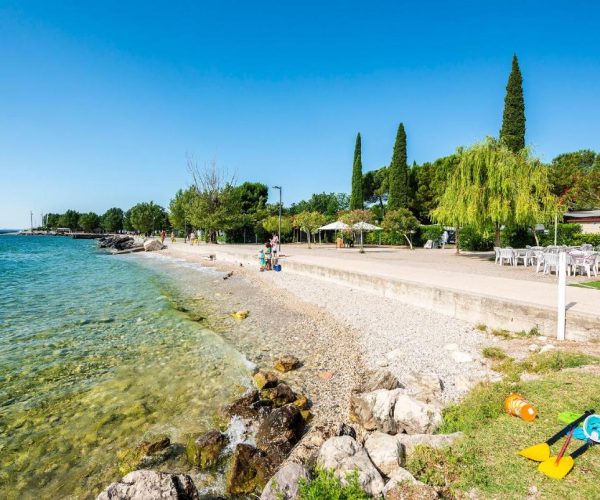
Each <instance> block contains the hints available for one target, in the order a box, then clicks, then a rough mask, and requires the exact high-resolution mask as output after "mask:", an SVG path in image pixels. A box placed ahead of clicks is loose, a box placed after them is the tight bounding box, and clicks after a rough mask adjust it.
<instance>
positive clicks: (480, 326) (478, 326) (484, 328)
mask: <svg viewBox="0 0 600 500" xmlns="http://www.w3.org/2000/svg"><path fill="white" fill-rule="evenodd" d="M475 330H479V331H480V332H487V326H486V325H484V324H483V323H478V324H476V325H475Z"/></svg>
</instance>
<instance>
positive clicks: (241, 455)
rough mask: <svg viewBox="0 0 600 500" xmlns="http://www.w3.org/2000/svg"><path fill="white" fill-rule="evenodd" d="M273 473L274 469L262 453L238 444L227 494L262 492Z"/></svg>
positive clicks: (247, 445)
mask: <svg viewBox="0 0 600 500" xmlns="http://www.w3.org/2000/svg"><path fill="white" fill-rule="evenodd" d="M273 472H274V468H273V467H272V466H271V464H270V462H269V460H268V458H267V456H266V455H265V454H264V453H263V452H262V451H260V450H258V449H257V448H255V447H254V446H251V445H249V444H238V445H237V446H236V447H235V451H234V452H233V456H232V457H231V463H230V467H229V472H228V474H227V478H226V492H227V494H228V495H244V494H246V495H249V494H252V493H258V492H261V491H262V490H263V488H264V487H265V485H266V484H267V481H268V480H269V478H270V477H271V476H272V474H273Z"/></svg>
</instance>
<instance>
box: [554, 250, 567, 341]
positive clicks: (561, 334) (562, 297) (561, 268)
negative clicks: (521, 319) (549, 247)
mask: <svg viewBox="0 0 600 500" xmlns="http://www.w3.org/2000/svg"><path fill="white" fill-rule="evenodd" d="M557 272H558V304H557V307H558V318H557V322H556V323H557V324H556V338H557V339H558V340H565V323H566V318H565V311H566V306H567V305H566V295H567V254H566V252H564V251H563V252H560V253H559V254H558V269H557Z"/></svg>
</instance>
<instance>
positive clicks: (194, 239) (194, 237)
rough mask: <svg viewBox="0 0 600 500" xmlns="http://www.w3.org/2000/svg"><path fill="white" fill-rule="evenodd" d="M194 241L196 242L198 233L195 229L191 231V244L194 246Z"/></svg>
mask: <svg viewBox="0 0 600 500" xmlns="http://www.w3.org/2000/svg"><path fill="white" fill-rule="evenodd" d="M194 243H196V233H194V231H192V232H191V233H190V245H192V246H194Z"/></svg>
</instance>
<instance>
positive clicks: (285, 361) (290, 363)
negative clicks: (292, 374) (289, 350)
mask: <svg viewBox="0 0 600 500" xmlns="http://www.w3.org/2000/svg"><path fill="white" fill-rule="evenodd" d="M274 366H275V369H276V370H277V371H278V372H281V373H285V372H289V371H291V370H295V369H296V368H298V367H299V366H300V360H299V359H298V358H297V357H296V356H292V355H290V354H287V355H285V356H282V357H281V358H279V359H278V360H277V361H275V365H274Z"/></svg>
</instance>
